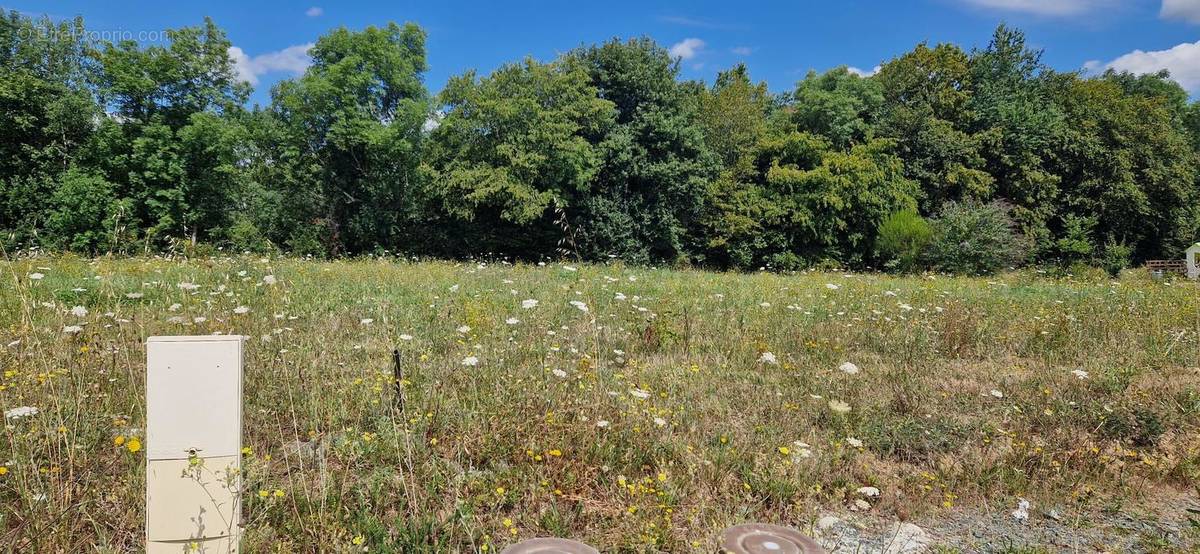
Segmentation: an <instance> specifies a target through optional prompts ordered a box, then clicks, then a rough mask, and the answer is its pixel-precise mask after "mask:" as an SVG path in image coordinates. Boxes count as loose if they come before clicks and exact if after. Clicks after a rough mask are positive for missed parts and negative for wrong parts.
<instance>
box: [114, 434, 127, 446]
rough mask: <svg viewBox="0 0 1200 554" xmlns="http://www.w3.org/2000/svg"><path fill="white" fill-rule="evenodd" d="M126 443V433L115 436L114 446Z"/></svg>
mask: <svg viewBox="0 0 1200 554" xmlns="http://www.w3.org/2000/svg"><path fill="white" fill-rule="evenodd" d="M122 444H125V435H117V436H115V437H113V446H121V445H122Z"/></svg>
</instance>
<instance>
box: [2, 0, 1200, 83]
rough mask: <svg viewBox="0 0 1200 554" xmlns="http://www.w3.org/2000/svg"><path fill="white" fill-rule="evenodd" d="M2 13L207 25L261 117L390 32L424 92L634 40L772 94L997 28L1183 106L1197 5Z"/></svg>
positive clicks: (96, 7)
mask: <svg viewBox="0 0 1200 554" xmlns="http://www.w3.org/2000/svg"><path fill="white" fill-rule="evenodd" d="M0 2H3V6H4V7H5V8H7V9H17V10H19V11H22V12H25V13H27V14H43V13H44V14H48V15H50V16H51V17H53V18H56V19H57V18H64V17H72V16H75V15H82V16H83V17H84V19H85V21H86V23H87V26H88V28H89V30H91V31H95V32H97V33H104V34H106V36H117V35H121V34H123V35H132V36H134V37H135V38H139V37H141V38H145V39H146V40H150V41H152V40H154V39H155V38H156V37H157V31H159V30H161V29H166V28H175V27H181V26H186V25H195V24H197V23H199V22H201V21H202V19H203V17H204V16H206V15H207V16H211V17H212V18H213V19H215V20H216V22H217V23H218V24H219V25H220V26H221V27H222V28H224V29H225V31H226V32H227V33H228V35H229V38H230V40H232V42H233V44H234V45H235V47H236V49H235V50H234V51H232V52H231V55H232V56H233V57H234V58H235V59H236V60H237V61H238V64H239V68H240V70H241V71H242V74H243V76H244V78H245V79H247V80H248V81H251V82H252V83H253V84H254V85H255V93H254V96H253V97H252V101H254V102H260V103H265V102H266V101H268V99H269V88H270V86H271V85H272V84H274V83H276V82H278V81H279V80H281V79H285V78H289V77H292V76H294V75H296V74H298V73H299V72H301V71H303V68H304V67H305V65H306V64H307V60H308V58H307V55H306V54H305V50H306V48H307V47H308V45H310V44H311V43H312V42H313V41H315V40H316V39H317V37H319V36H320V35H321V34H322V33H324V32H325V31H326V30H328V29H331V28H335V27H338V26H346V27H349V28H351V29H358V28H362V27H365V26H367V25H372V24H375V25H378V24H384V23H387V22H388V21H397V22H405V21H411V22H415V23H417V24H419V25H421V26H422V27H424V28H425V30H426V31H427V32H428V34H429V41H428V44H427V46H428V56H429V65H430V70H429V73H428V75H427V76H426V84H427V85H428V87H429V89H430V90H431V91H432V92H436V91H438V90H440V89H441V88H442V86H443V85H444V84H445V82H446V79H447V78H448V77H450V76H451V75H456V74H459V73H462V72H463V71H465V70H467V69H471V68H475V69H478V70H480V71H483V72H486V71H490V70H491V69H494V68H495V67H497V66H498V65H500V64H502V63H504V62H507V61H514V60H519V59H521V58H523V57H525V56H533V57H534V58H537V59H540V60H548V59H551V58H553V57H554V56H555V55H556V54H557V53H559V52H564V51H567V50H570V49H571V48H574V47H576V46H578V45H580V44H587V43H594V42H599V41H603V40H606V39H609V38H611V37H630V36H637V35H647V36H650V37H652V38H654V39H655V40H657V41H659V42H660V43H661V44H663V45H664V46H666V47H670V48H672V52H673V53H675V54H677V55H679V56H680V58H681V60H682V67H683V76H684V77H685V78H689V79H704V80H706V81H711V80H712V78H713V77H714V76H715V74H716V72H717V71H719V70H721V69H723V68H727V67H729V66H731V65H733V64H735V63H737V62H739V61H744V62H745V63H746V64H747V66H748V67H749V68H750V72H751V75H752V76H753V77H754V78H755V79H756V80H764V79H765V80H766V81H767V82H768V83H769V85H770V87H771V89H772V90H775V91H781V90H787V89H789V88H791V87H792V86H793V85H794V84H795V82H796V81H797V80H798V79H801V78H802V77H803V76H804V74H805V73H806V72H807V71H808V70H810V69H815V70H818V71H822V70H826V69H829V68H833V67H836V66H839V65H849V66H852V67H855V68H858V69H860V70H862V71H864V72H870V71H871V70H872V69H873V68H874V67H876V66H877V65H878V64H879V63H881V62H883V61H886V60H888V59H890V58H892V57H894V56H896V55H899V54H901V53H903V52H905V51H907V50H909V49H910V48H912V47H913V46H914V45H915V44H917V43H919V42H921V41H928V42H930V43H937V42H954V43H957V44H959V45H963V46H964V47H967V48H970V47H973V46H979V47H982V46H985V45H986V44H987V40H988V37H989V36H990V33H991V31H992V29H993V28H994V27H995V26H996V24H997V23H1000V22H1006V23H1008V24H1011V25H1015V26H1017V27H1020V28H1021V29H1023V30H1025V32H1026V33H1027V35H1028V37H1029V41H1030V43H1031V44H1032V45H1034V46H1036V47H1039V48H1042V49H1044V50H1045V58H1044V59H1045V60H1046V61H1047V62H1048V63H1049V64H1050V65H1052V66H1054V67H1056V68H1059V69H1063V70H1073V69H1080V68H1085V67H1086V68H1089V69H1090V70H1093V71H1095V70H1099V69H1102V68H1104V67H1109V66H1111V67H1117V68H1120V69H1129V70H1132V71H1136V72H1144V71H1153V70H1156V69H1159V68H1162V67H1167V68H1169V69H1171V70H1172V72H1173V74H1175V75H1176V77H1177V80H1179V81H1180V82H1181V84H1183V85H1184V86H1185V88H1187V89H1188V90H1189V91H1190V92H1191V93H1192V94H1193V96H1197V95H1198V94H1197V93H1200V0H893V1H884V0H842V1H834V2H831V1H792V2H745V1H743V2H733V3H731V2H714V1H694V2H633V1H626V0H608V1H604V2H578V1H577V2H550V1H541V2H518V1H516V0H512V1H507V2H486V1H480V0H462V1H459V2H448V3H444V4H443V3H438V2H429V1H422V2H410V1H396V0H362V1H349V0H342V1H341V2H337V3H333V2H326V1H324V0H307V1H305V2H288V1H282V0H267V1H261V2H257V1H249V0H239V1H232V0H209V1H207V2H195V3H191V4H190V5H177V4H178V3H175V2H163V1H162V0H155V1H144V0H142V1H109V2H97V1H91V0H62V1H47V0H43V1H28V0H15V1H14V0H0Z"/></svg>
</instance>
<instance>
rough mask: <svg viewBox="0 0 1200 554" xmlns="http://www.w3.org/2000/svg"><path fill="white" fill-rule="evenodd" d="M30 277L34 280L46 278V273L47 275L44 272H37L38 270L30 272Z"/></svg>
mask: <svg viewBox="0 0 1200 554" xmlns="http://www.w3.org/2000/svg"><path fill="white" fill-rule="evenodd" d="M29 278H30V279H32V280H34V281H41V280H42V279H45V278H46V275H45V274H42V273H36V272H34V273H30V274H29Z"/></svg>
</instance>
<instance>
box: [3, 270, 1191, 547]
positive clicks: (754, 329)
mask: <svg viewBox="0 0 1200 554" xmlns="http://www.w3.org/2000/svg"><path fill="white" fill-rule="evenodd" d="M243 272H244V273H243ZM35 273H40V274H43V275H44V276H43V278H41V279H32V278H31V275H33V274H35ZM268 275H273V276H274V277H275V279H276V280H277V282H276V283H275V284H266V283H264V277H265V276H268ZM0 279H2V281H0V282H3V283H4V284H3V288H2V289H0V329H2V330H0V339H2V342H0V346H3V345H7V346H6V347H3V349H2V350H0V364H2V366H3V371H4V374H3V379H2V380H0V386H2V387H3V390H0V406H3V409H4V410H6V411H7V410H11V409H13V408H17V407H21V406H30V407H36V408H38V410H39V412H38V413H37V414H36V415H34V416H29V417H24V418H9V419H7V421H6V423H7V426H6V428H5V437H4V438H3V439H0V463H2V464H3V467H4V468H5V471H6V472H5V473H4V474H3V475H0V532H2V533H3V535H2V536H0V544H5V545H8V546H9V547H10V548H12V549H14V550H21V551H62V552H66V551H101V552H111V551H125V550H137V549H139V548H140V541H141V537H142V527H141V522H142V519H143V512H142V510H143V507H142V494H143V493H142V491H143V488H144V475H143V460H142V459H141V456H142V455H144V451H143V450H137V451H134V450H136V449H132V448H130V445H131V444H132V442H133V440H132V439H137V440H138V441H140V440H142V439H143V438H144V437H142V435H141V431H140V428H141V427H142V426H143V425H144V422H143V417H144V401H143V396H142V395H143V381H144V376H143V373H144V364H145V350H144V346H143V345H144V341H145V339H146V337H148V336H151V335H166V334H207V333H216V332H220V333H236V334H243V335H248V336H250V337H251V340H250V341H249V342H248V343H247V345H248V346H247V351H248V354H247V360H246V362H247V366H246V367H247V371H246V383H245V394H246V397H245V401H246V408H245V418H246V421H245V432H246V437H245V439H244V443H245V444H247V445H249V452H248V453H247V454H246V455H245V468H246V478H245V484H246V491H245V494H244V499H245V500H244V505H245V514H244V522H245V525H246V546H247V547H248V548H250V549H251V550H253V551H259V550H261V551H297V550H299V551H317V550H320V551H338V550H356V551H357V550H361V548H362V547H363V546H365V547H369V548H370V549H371V550H372V551H389V550H395V551H418V550H438V551H485V550H486V551H490V552H495V551H497V549H499V548H502V547H503V545H505V544H507V543H509V542H512V541H514V540H517V539H521V538H528V537H532V536H537V535H562V536H571V537H574V538H577V539H580V540H584V541H587V542H590V543H591V544H594V545H596V546H599V547H601V549H602V550H606V551H631V552H637V551H655V550H665V551H674V552H679V551H692V550H695V551H700V552H711V551H712V550H713V548H714V546H715V543H714V542H713V540H714V537H715V535H716V533H717V531H718V530H719V529H721V528H723V527H725V526H727V525H730V524H734V523H739V522H742V521H745V520H749V519H753V520H762V521H771V522H781V523H785V524H790V525H794V526H798V527H807V526H808V525H810V524H811V522H812V520H813V518H814V517H815V516H816V514H817V513H818V510H833V511H841V510H847V509H851V508H861V509H867V510H870V511H872V512H876V513H879V514H881V515H882V516H885V517H891V518H895V517H898V518H924V517H937V516H938V514H943V513H945V512H946V511H949V510H958V509H963V508H970V507H973V506H980V505H983V504H990V505H991V506H992V507H994V508H995V509H1001V510H1011V509H1012V508H1013V507H1015V505H1016V503H1017V498H1018V497H1024V498H1029V499H1031V500H1034V501H1035V502H1047V503H1054V504H1056V505H1062V506H1065V507H1066V509H1067V510H1070V511H1071V513H1073V514H1086V513H1089V512H1091V511H1095V510H1101V509H1107V508H1111V507H1112V506H1114V505H1124V504H1128V503H1142V504H1145V503H1148V502H1149V503H1152V502H1153V500H1154V497H1155V491H1156V490H1161V489H1162V488H1164V487H1168V488H1186V487H1193V486H1194V483H1196V482H1197V480H1198V479H1200V374H1198V372H1197V370H1196V367H1197V366H1200V361H1198V358H1200V336H1198V331H1200V326H1198V318H1200V312H1198V308H1200V302H1197V288H1196V287H1195V286H1193V285H1192V284H1188V283H1175V284H1170V285H1167V284H1161V283H1153V282H1146V281H1141V280H1137V279H1134V278H1129V277H1127V278H1126V279H1125V280H1122V281H1120V282H1109V281H1107V280H1098V281H1062V280H1058V281H1055V280H1049V279H1042V278H1038V277H1037V276H1036V275H1032V274H1012V275H1005V276H1002V277H997V278H992V279H991V280H985V279H969V278H947V277H937V278H934V277H923V278H922V277H911V278H894V277H888V276H881V275H841V274H836V273H811V274H800V275H791V276H779V275H767V274H759V275H732V274H714V273H703V272H691V271H665V270H650V269H642V268H624V267H620V266H579V267H578V268H568V267H564V266H562V265H559V264H552V265H549V266H545V267H538V266H508V265H486V266H483V265H477V264H452V263H420V264H413V263H404V262H397V261H395V260H389V261H373V260H364V261H354V262H334V263H317V262H311V261H301V260H289V259H272V260H263V259H258V258H251V257H245V258H243V257H237V258H220V259H218V258H212V259H191V260H188V259H157V258H156V259H120V260H108V259H103V260H82V259H74V258H33V259H20V260H16V261H10V262H0ZM181 283H194V284H196V285H199V287H198V288H195V289H194V290H189V289H188V288H186V287H180V286H179V285H180V284H181ZM829 285H836V287H837V288H833V287H832V286H829ZM618 294H620V295H623V298H624V299H623V300H622V299H618ZM526 299H534V300H537V301H538V304H537V306H536V307H532V308H522V301H523V300H526ZM570 301H579V302H583V303H584V305H586V307H587V308H588V309H587V311H586V312H585V311H583V310H581V309H580V308H578V307H577V306H575V305H572V304H569V302H570ZM176 304H177V305H178V306H177V307H175V308H174V309H172V306H173V305H176ZM75 306H83V307H84V308H86V310H87V313H86V315H84V314H82V312H81V311H78V310H77V313H76V314H72V309H73V308H74V307H75ZM239 306H243V307H245V308H248V309H249V311H248V312H246V313H236V311H235V308H237V307H239ZM172 318H174V319H172ZM199 318H204V319H203V320H201V319H199ZM509 318H514V319H515V320H519V321H516V322H513V323H509V322H506V320H508V319H509ZM368 320H370V321H368ZM68 326H79V328H80V330H79V331H78V332H71V331H72V328H71V327H68ZM463 326H466V327H469V330H466V329H465V328H464V327H463ZM64 328H65V329H66V330H64ZM408 336H411V340H405V337H408ZM393 348H399V350H400V352H401V360H402V365H403V367H404V371H405V375H406V380H405V382H404V383H402V384H403V386H404V390H405V391H406V393H405V398H404V403H403V406H402V407H396V406H395V403H394V393H393V383H392V377H391V375H392V373H391V352H392V349H393ZM764 353H770V354H772V355H773V356H774V358H775V360H776V363H770V362H769V361H768V360H769V358H771V356H766V355H764ZM470 357H475V358H477V359H478V365H475V366H470V365H464V360H468V359H469V358H470ZM843 362H852V363H854V364H855V365H857V366H858V368H860V371H859V372H858V373H856V374H850V373H846V372H844V371H842V370H840V369H839V366H840V365H841V364H842V363H843ZM556 370H557V371H556ZM1076 370H1078V371H1082V372H1086V377H1084V376H1083V375H1084V374H1083V373H1073V371H1076ZM993 391H995V393H998V394H999V397H997V396H996V395H995V393H993ZM837 403H845V405H846V406H848V407H849V411H846V412H844V413H843V412H838V411H835V410H833V409H832V408H831V404H837ZM197 417H198V418H201V417H203V415H202V414H197ZM602 422H606V423H602ZM601 425H606V426H603V427H602V426H601ZM118 437H120V438H118ZM122 440H123V441H124V442H123V443H122V444H119V445H118V444H117V443H118V442H121V441H122ZM859 441H861V446H856V445H859V444H860V442H859ZM806 445H807V446H806ZM864 486H873V487H877V488H878V489H880V491H882V493H881V495H880V496H879V497H878V498H865V497H863V496H862V495H861V494H860V493H858V492H857V491H858V489H859V488H860V487H864ZM277 491H278V492H277ZM261 493H266V494H265V498H264V497H263V496H262V494H261ZM859 500H862V501H865V503H866V504H867V505H868V506H863V505H862V504H860V503H857V502H856V501H859Z"/></svg>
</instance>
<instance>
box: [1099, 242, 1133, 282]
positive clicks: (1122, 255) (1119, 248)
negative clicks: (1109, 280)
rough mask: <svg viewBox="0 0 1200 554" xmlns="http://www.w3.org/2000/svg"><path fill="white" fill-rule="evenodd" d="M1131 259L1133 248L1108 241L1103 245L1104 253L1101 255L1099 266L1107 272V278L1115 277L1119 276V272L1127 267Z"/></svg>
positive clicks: (1122, 243)
mask: <svg viewBox="0 0 1200 554" xmlns="http://www.w3.org/2000/svg"><path fill="white" fill-rule="evenodd" d="M1132 259H1133V247H1131V246H1129V245H1128V244H1126V243H1125V242H1117V241H1114V240H1109V241H1108V243H1106V244H1105V245H1104V251H1103V252H1102V253H1101V256H1100V260H1099V265H1100V267H1101V268H1103V269H1104V271H1107V272H1108V274H1109V276H1111V277H1116V276H1118V275H1120V274H1121V270H1122V269H1125V268H1127V267H1129V264H1130V260H1132Z"/></svg>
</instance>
